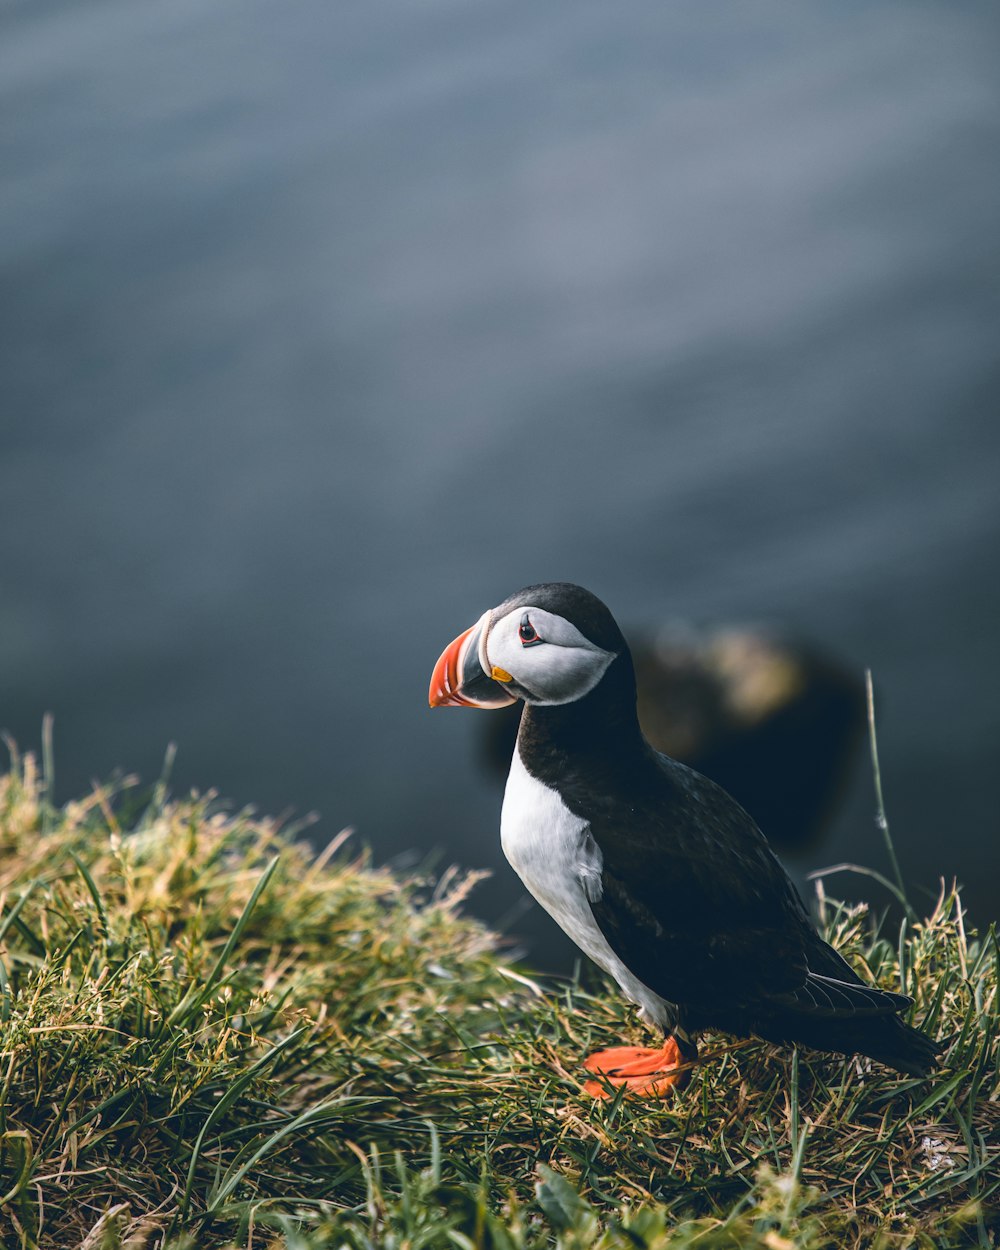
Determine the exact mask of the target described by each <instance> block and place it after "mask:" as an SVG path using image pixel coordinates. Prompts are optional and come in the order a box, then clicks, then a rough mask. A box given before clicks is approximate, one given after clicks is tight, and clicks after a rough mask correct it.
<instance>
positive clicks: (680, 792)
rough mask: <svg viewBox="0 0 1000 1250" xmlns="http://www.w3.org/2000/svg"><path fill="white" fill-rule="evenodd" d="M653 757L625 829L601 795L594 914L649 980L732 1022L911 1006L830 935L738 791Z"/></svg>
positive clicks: (668, 994)
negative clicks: (870, 980)
mask: <svg viewBox="0 0 1000 1250" xmlns="http://www.w3.org/2000/svg"><path fill="white" fill-rule="evenodd" d="M651 756H652V761H651V763H652V767H653V769H654V771H653V772H652V773H650V772H648V771H647V775H646V780H645V784H641V785H636V786H635V787H634V789H633V791H632V793H633V794H634V796H635V802H634V804H633V805H632V810H631V812H630V819H629V825H628V833H627V836H623V833H622V830H621V828H620V824H621V821H620V811H619V813H618V814H617V817H616V814H615V811H614V809H613V807H612V806H611V805H610V804H608V805H606V806H605V805H602V804H601V803H600V800H597V801H596V802H592V803H591V804H589V805H588V806H589V807H590V810H589V812H588V817H589V820H590V828H591V833H592V835H593V837H594V840H595V841H596V843H597V845H598V847H599V848H600V851H601V854H602V857H603V867H602V876H601V885H602V890H601V892H600V897H598V898H594V899H592V902H591V907H592V910H593V913H594V917H595V919H596V920H597V923H598V925H599V926H600V928H601V930H602V932H603V933H604V935H605V937H606V938H607V940H608V942H609V944H610V945H611V947H612V949H613V950H614V951H615V953H616V954H617V955H618V956H619V957H620V958H621V959H622V960H623V961H624V962H625V964H626V965H627V966H628V967H629V968H630V969H631V970H632V972H633V973H635V975H636V976H637V977H639V979H640V980H641V981H643V982H644V984H646V985H648V986H649V987H650V989H652V990H654V991H655V992H656V993H657V994H660V995H661V996H662V997H663V998H665V999H667V1000H668V1001H670V1002H673V1003H677V1004H679V1005H682V1006H684V1007H687V1008H689V1009H690V1010H691V1012H692V1013H693V1015H694V1016H695V1017H698V1018H704V1019H705V1020H706V1022H710V1023H718V1024H719V1025H720V1027H727V1023H729V1024H730V1027H733V1028H734V1031H737V1030H735V1025H733V1024H732V1021H733V1020H734V1019H736V1018H752V1017H755V1016H757V1015H758V1014H759V1013H760V1011H761V1010H762V1009H763V1010H764V1011H765V1012H771V1011H776V1012H781V1013H789V1012H790V1013H792V1014H793V1015H796V1016H815V1017H817V1018H827V1019H831V1018H837V1019H842V1018H847V1017H854V1016H869V1015H885V1014H891V1013H893V1012H896V1011H899V1010H900V1009H901V1007H904V1006H906V1005H907V1003H908V1001H909V1000H908V999H905V998H904V997H903V996H902V995H893V994H886V993H884V992H883V991H880V990H876V989H873V988H871V987H869V986H866V985H864V983H863V982H861V980H860V978H858V977H857V976H856V974H855V973H854V972H853V971H852V969H851V968H850V966H849V965H848V964H847V963H846V962H845V961H844V960H843V959H842V958H841V957H840V956H839V955H838V954H837V953H836V952H835V951H834V950H833V949H832V948H831V947H829V946H828V945H827V944H826V943H825V942H823V941H822V939H821V938H820V937H819V936H818V934H817V933H816V932H815V930H814V928H813V926H812V924H811V922H810V920H809V917H808V915H807V914H806V911H805V908H804V907H803V905H802V902H801V900H800V899H799V896H798V894H797V892H796V890H795V887H794V885H793V884H792V882H791V881H790V879H789V877H788V875H787V873H786V872H785V870H784V868H782V866H781V864H780V863H779V862H778V860H777V858H776V857H775V856H774V854H773V852H772V851H771V849H770V847H769V846H768V844H767V842H766V840H765V839H764V836H763V834H761V832H760V830H759V829H758V828H757V826H756V824H755V823H754V821H753V820H752V819H751V817H750V816H749V815H748V814H747V813H746V812H745V811H744V810H743V808H741V807H740V805H739V804H738V803H737V802H736V801H735V799H733V798H731V797H730V795H728V794H727V793H726V792H725V791H724V790H722V789H721V788H720V787H719V786H716V785H715V784H714V783H713V782H711V781H709V780H708V779H707V778H705V777H702V776H700V775H699V774H698V773H695V772H693V771H692V770H691V769H689V768H686V767H684V765H682V764H678V763H677V762H676V761H674V760H671V759H668V758H667V757H666V756H660V755H656V754H655V753H651ZM626 883H627V884H626ZM595 893H596V891H595Z"/></svg>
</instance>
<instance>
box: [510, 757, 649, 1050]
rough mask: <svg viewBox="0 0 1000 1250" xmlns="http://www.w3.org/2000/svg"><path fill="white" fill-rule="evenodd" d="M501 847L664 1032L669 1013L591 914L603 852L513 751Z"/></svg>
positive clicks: (550, 910)
mask: <svg viewBox="0 0 1000 1250" xmlns="http://www.w3.org/2000/svg"><path fill="white" fill-rule="evenodd" d="M500 844H501V846H502V847H503V852H504V854H505V855H506V856H507V859H508V861H509V863H510V865H511V867H512V868H513V869H514V871H515V872H516V873H517V875H518V876H519V877H520V878H521V880H522V881H523V882H524V884H525V886H526V888H527V889H528V891H529V893H531V894H532V895H533V896H534V897H535V898H536V899H537V900H538V902H539V903H540V904H541V905H542V906H543V907H544V908H545V910H546V911H547V912H548V913H549V915H550V916H551V917H552V918H553V920H555V921H556V923H557V924H558V925H559V926H560V928H561V929H563V930H564V931H565V932H566V933H567V934H568V936H569V937H570V938H572V939H573V941H574V942H575V943H576V944H577V946H579V947H580V949H581V950H582V951H583V952H584V953H585V954H586V955H589V956H590V958H591V959H592V960H593V961H594V963H596V964H597V965H598V966H599V967H601V968H603V969H604V971H605V972H607V973H609V974H610V975H611V976H612V977H614V979H615V980H616V981H617V982H618V984H619V986H620V987H621V989H622V990H623V991H624V992H625V994H626V995H627V996H628V997H629V998H630V999H631V1000H632V1001H633V1002H635V1003H638V1004H639V1006H640V1007H641V1008H642V1009H643V1013H644V1014H645V1015H646V1016H647V1018H648V1019H649V1020H650V1022H651V1023H654V1024H656V1025H658V1026H660V1027H662V1028H667V1027H668V1026H669V1023H670V1019H671V1016H672V1014H673V1013H672V1011H671V1010H670V1007H669V1004H667V1003H665V1002H664V1001H663V999H662V998H660V997H659V995H658V994H654V993H653V991H652V990H651V989H649V988H648V986H646V985H644V984H643V983H642V982H641V981H639V980H638V979H637V978H636V977H634V976H633V975H632V973H631V972H629V970H628V968H627V967H626V966H625V965H624V964H623V963H622V961H621V960H620V959H619V958H618V956H617V955H616V954H615V953H614V951H613V950H612V949H611V947H610V946H609V945H608V942H607V939H606V938H605V936H604V934H603V933H602V932H601V930H600V928H599V927H598V925H597V922H596V920H595V919H594V914H593V912H592V911H591V909H590V901H591V899H593V900H594V901H597V900H598V899H599V898H600V893H601V852H600V849H599V848H598V846H597V844H596V843H595V842H594V840H593V838H592V837H591V836H590V834H589V831H588V827H587V823H586V821H584V820H581V819H580V817H579V816H574V815H573V813H572V812H571V811H570V810H569V808H568V807H567V806H566V805H565V803H563V801H562V799H561V798H560V797H559V794H558V792H557V791H555V790H552V789H550V788H549V787H548V786H546V785H544V784H543V783H542V782H540V781H538V780H537V779H536V778H535V777H532V775H531V774H530V773H529V772H528V770H527V769H526V768H525V767H524V764H523V763H522V762H521V757H520V754H519V753H518V751H517V750H516V749H515V751H514V758H513V760H512V761H511V766H510V775H509V776H508V778H507V789H506V791H505V792H504V800H503V812H502V814H501V816H500Z"/></svg>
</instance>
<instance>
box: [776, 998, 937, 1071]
mask: <svg viewBox="0 0 1000 1250" xmlns="http://www.w3.org/2000/svg"><path fill="white" fill-rule="evenodd" d="M761 1035H762V1036H763V1037H766V1038H768V1040H773V1041H786V1042H787V1041H795V1042H801V1043H802V1044H803V1045H805V1046H813V1047H815V1048H816V1049H817V1050H832V1051H835V1052H837V1053H839V1054H843V1055H867V1056H868V1058H870V1059H875V1060H877V1061H878V1062H879V1063H884V1064H886V1065H887V1066H888V1067H890V1068H895V1069H896V1070H897V1071H898V1072H905V1073H907V1074H908V1075H909V1076H927V1075H928V1073H930V1072H931V1071H932V1070H933V1069H934V1068H936V1067H937V1064H938V1056H939V1054H940V1052H941V1051H942V1049H943V1046H942V1044H941V1043H939V1042H935V1041H933V1040H932V1039H931V1038H929V1037H928V1036H927V1034H926V1033H921V1032H920V1030H919V1029H914V1028H911V1027H910V1025H908V1024H904V1023H903V1021H902V1020H900V1018H899V1016H898V1015H895V1014H885V1015H869V1016H864V1015H857V1016H854V1017H847V1018H839V1019H838V1018H837V1017H828V1018H827V1019H822V1018H818V1017H816V1016H809V1015H800V1014H798V1013H795V1014H794V1015H793V1014H792V1013H790V1012H789V1013H788V1014H784V1013H783V1014H782V1017H781V1018H780V1019H775V1020H774V1021H773V1034H772V1021H768V1022H766V1024H765V1027H764V1029H763V1030H761Z"/></svg>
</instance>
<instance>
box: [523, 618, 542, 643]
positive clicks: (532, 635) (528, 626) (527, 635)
mask: <svg viewBox="0 0 1000 1250" xmlns="http://www.w3.org/2000/svg"><path fill="white" fill-rule="evenodd" d="M517 636H518V638H520V639H521V642H522V644H523V645H524V646H525V647H530V646H532V645H533V644H534V643H536V642H541V641H542V640H541V638H539V636H538V634H537V632H536V630H535V627H534V625H532V623H531V621H530V620H529V618H528V614H527V612H525V614H524V615H523V616H522V617H521V624H520V625H519V626H518V630H517Z"/></svg>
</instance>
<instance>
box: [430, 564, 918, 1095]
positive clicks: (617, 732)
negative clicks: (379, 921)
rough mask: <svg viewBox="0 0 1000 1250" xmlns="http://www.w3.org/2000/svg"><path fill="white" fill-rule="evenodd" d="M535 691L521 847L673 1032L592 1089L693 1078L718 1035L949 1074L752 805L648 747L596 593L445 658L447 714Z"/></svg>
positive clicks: (521, 854)
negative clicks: (817, 902)
mask: <svg viewBox="0 0 1000 1250" xmlns="http://www.w3.org/2000/svg"><path fill="white" fill-rule="evenodd" d="M518 700H519V701H521V702H522V703H523V705H524V707H523V711H522V713H521V721H520V727H519V729H518V735H517V741H516V745H515V749H514V753H513V758H512V760H511V766H510V772H509V775H508V777H507V783H506V788H505V791H504V799H503V807H502V811H501V817H500V841H501V845H502V848H503V851H504V854H505V856H506V858H507V860H508V861H509V863H510V864H511V866H512V867H513V869H514V871H515V872H516V873H517V875H518V876H519V877H520V878H521V881H522V882H523V884H524V885H525V887H526V888H527V890H528V891H529V893H530V894H531V895H533V896H534V898H535V899H536V900H537V901H538V903H539V904H541V906H542V907H543V908H544V909H545V910H546V911H547V912H548V913H549V915H550V916H551V917H552V918H553V919H554V920H555V921H556V923H557V924H559V925H560V927H561V928H562V929H563V930H564V931H565V932H566V933H567V934H568V936H569V937H570V938H571V939H572V940H573V941H574V942H575V943H576V945H577V946H578V947H579V948H580V949H581V950H582V951H583V952H584V953H585V954H586V955H588V956H589V957H590V959H592V960H593V961H594V963H596V964H597V965H598V967H600V968H601V969H602V970H603V971H604V972H605V973H607V974H608V975H609V976H610V977H611V978H612V979H613V980H614V981H615V982H616V983H617V985H618V987H619V988H620V990H621V991H622V993H623V994H624V996H625V997H626V998H627V999H628V1000H630V1001H631V1002H632V1003H634V1004H635V1005H636V1006H637V1007H638V1008H639V1015H640V1018H641V1019H642V1020H643V1021H644V1022H645V1023H646V1024H647V1025H649V1026H650V1027H651V1028H654V1029H656V1030H657V1032H658V1033H659V1034H660V1035H661V1036H662V1038H663V1042H662V1045H660V1046H656V1047H640V1046H614V1047H609V1048H606V1049H604V1050H600V1051H597V1052H595V1053H594V1054H592V1055H590V1056H589V1057H587V1058H586V1059H585V1061H584V1065H583V1066H584V1068H585V1069H586V1070H587V1071H588V1072H589V1073H590V1074H591V1077H592V1079H589V1080H588V1081H587V1082H586V1083H585V1085H584V1089H585V1090H586V1092H587V1093H588V1094H591V1095H593V1096H594V1097H597V1098H601V1097H610V1096H612V1095H614V1094H616V1093H617V1092H618V1090H619V1089H620V1088H622V1087H624V1089H625V1091H626V1093H628V1094H631V1095H640V1096H650V1097H660V1096H664V1095H666V1094H667V1093H668V1092H669V1091H670V1090H672V1089H674V1087H680V1088H683V1086H684V1085H685V1084H686V1083H687V1081H688V1080H689V1079H690V1073H691V1071H692V1069H693V1067H694V1065H695V1064H696V1063H697V1062H698V1037H699V1035H700V1034H701V1033H702V1032H703V1031H704V1030H705V1029H713V1030H717V1031H720V1032H723V1033H727V1034H731V1035H734V1036H736V1037H740V1038H744V1037H751V1036H754V1037H758V1038H762V1039H764V1040H766V1041H769V1042H773V1043H779V1044H794V1045H803V1046H807V1047H811V1048H813V1049H817V1050H822V1051H830V1052H834V1053H837V1054H843V1055H854V1054H858V1055H863V1056H867V1057H868V1058H870V1059H873V1060H876V1061H878V1062H879V1063H882V1064H885V1065H887V1066H888V1067H890V1068H894V1069H896V1070H897V1071H899V1072H902V1073H906V1074H909V1075H911V1076H915V1077H923V1076H926V1075H928V1074H929V1073H930V1072H931V1070H932V1069H933V1068H934V1067H935V1066H936V1064H937V1057H938V1054H939V1051H940V1050H941V1047H940V1046H939V1045H938V1044H937V1043H936V1042H934V1041H933V1040H931V1039H930V1038H929V1037H928V1036H926V1035H925V1034H924V1033H922V1032H920V1031H919V1030H917V1029H915V1028H913V1027H911V1026H910V1025H908V1024H906V1023H905V1022H904V1020H903V1019H902V1018H901V1017H902V1015H903V1013H905V1012H906V1011H907V1010H908V1009H909V1008H910V1006H911V1005H912V999H911V998H909V997H908V996H906V995H905V994H899V993H895V992H893V991H890V990H884V989H879V988H877V987H876V986H873V985H870V984H868V983H867V982H866V981H864V980H863V979H862V977H861V976H859V975H858V973H857V972H855V970H854V969H853V968H852V967H851V965H850V964H849V963H848V962H847V961H846V960H845V959H844V958H843V956H841V955H840V954H839V953H838V952H837V951H835V950H834V949H833V947H832V946H830V945H829V944H828V943H827V942H825V941H824V940H823V938H822V937H821V936H820V934H819V933H818V932H817V930H816V928H815V926H814V925H813V923H812V921H811V920H810V917H809V913H808V912H807V910H806V908H805V906H804V904H803V902H802V900H801V898H800V897H799V894H798V891H797V890H796V888H795V885H794V884H793V882H792V880H791V879H790V877H789V876H788V874H787V872H786V871H785V869H784V868H783V866H782V865H781V863H780V861H779V860H778V858H777V857H776V855H775V854H774V853H773V851H772V850H771V848H770V846H769V844H768V842H767V840H766V838H765V837H764V834H763V833H762V832H761V831H760V829H759V828H758V827H757V825H756V824H755V822H754V821H753V819H752V818H751V817H750V816H749V815H748V814H747V812H746V811H744V809H743V808H742V807H741V806H740V805H739V804H738V803H737V802H736V800H735V799H734V798H732V797H731V796H730V795H729V794H728V793H727V792H726V791H725V790H724V789H722V788H721V787H720V786H718V785H716V784H715V783H714V782H712V781H710V780H709V779H708V778H707V777H703V776H701V775H700V774H699V773H697V772H695V771H694V770H693V769H691V768H688V767H687V766H685V765H684V764H681V763H679V762H678V761H676V760H674V759H671V758H670V757H669V756H667V755H663V754H661V753H659V752H657V751H655V750H654V749H653V747H651V746H650V745H649V743H648V742H647V741H646V739H645V738H644V736H643V734H642V731H641V729H640V726H639V721H638V717H637V714H636V683H635V670H634V666H633V662H632V656H631V653H630V651H629V647H628V644H627V643H626V641H625V638H624V636H623V635H622V632H621V630H620V629H619V627H618V625H617V623H616V621H615V619H614V617H613V616H612V614H611V612H610V611H609V609H608V608H607V607H606V606H605V604H604V603H603V602H602V601H601V600H600V599H598V598H597V596H596V595H594V594H592V593H591V592H590V591H588V590H585V589H584V588H583V587H582V586H577V585H575V584H573V583H571V582H544V583H540V584H537V585H532V586H527V587H525V588H524V589H522V590H519V591H517V592H516V593H515V594H513V595H511V596H510V597H509V598H507V599H505V600H504V601H503V602H502V603H501V604H499V606H497V607H495V608H491V609H488V610H487V611H486V612H484V613H483V615H482V616H481V617H480V618H479V620H478V621H476V623H475V624H474V625H472V626H471V627H470V628H468V629H466V630H464V631H463V632H462V633H461V634H459V636H458V637H457V638H455V639H454V641H453V642H451V643H450V644H449V645H448V646H447V647H446V648H445V650H444V651H443V652H442V654H441V656H440V658H439V659H438V661H437V663H436V664H435V666H434V669H433V673H432V676H431V682H430V691H429V702H430V705H431V707H433V708H437V707H474V708H484V709H496V708H501V707H505V706H507V705H508V704H510V703H513V702H516V701H518Z"/></svg>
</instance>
